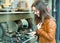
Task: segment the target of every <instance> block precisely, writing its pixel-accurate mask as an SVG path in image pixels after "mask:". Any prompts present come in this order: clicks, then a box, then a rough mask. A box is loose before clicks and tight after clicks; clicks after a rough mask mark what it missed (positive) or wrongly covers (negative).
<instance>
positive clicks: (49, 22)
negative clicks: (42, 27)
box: [44, 18, 56, 25]
mask: <svg viewBox="0 0 60 43" xmlns="http://www.w3.org/2000/svg"><path fill="white" fill-rule="evenodd" d="M44 23H46V25H56V21H55V20H54V19H52V18H50V19H45V21H44Z"/></svg>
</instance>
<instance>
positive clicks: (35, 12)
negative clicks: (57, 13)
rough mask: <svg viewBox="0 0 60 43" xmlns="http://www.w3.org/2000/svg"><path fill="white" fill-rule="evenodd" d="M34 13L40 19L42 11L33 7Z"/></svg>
mask: <svg viewBox="0 0 60 43" xmlns="http://www.w3.org/2000/svg"><path fill="white" fill-rule="evenodd" d="M32 10H33V13H34V14H36V15H37V16H38V17H40V11H39V10H37V9H36V8H35V7H32Z"/></svg>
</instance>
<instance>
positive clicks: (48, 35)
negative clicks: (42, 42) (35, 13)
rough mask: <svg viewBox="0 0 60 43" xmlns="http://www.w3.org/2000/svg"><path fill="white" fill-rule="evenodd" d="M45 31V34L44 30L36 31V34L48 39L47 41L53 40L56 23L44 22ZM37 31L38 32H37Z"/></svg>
mask: <svg viewBox="0 0 60 43" xmlns="http://www.w3.org/2000/svg"><path fill="white" fill-rule="evenodd" d="M46 29H47V32H45V31H44V30H42V29H41V30H37V33H38V34H39V35H40V36H43V37H44V38H46V39H48V40H50V41H51V40H53V39H54V38H55V31H56V23H55V21H49V20H48V21H47V22H46ZM38 31H39V32H38Z"/></svg>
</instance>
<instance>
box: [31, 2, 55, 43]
mask: <svg viewBox="0 0 60 43" xmlns="http://www.w3.org/2000/svg"><path fill="white" fill-rule="evenodd" d="M32 10H33V12H34V14H35V23H36V25H37V27H38V29H37V30H36V34H37V36H39V42H40V43H56V40H55V32H56V23H55V19H54V18H53V17H52V16H51V15H50V14H49V12H48V10H47V7H46V5H45V4H44V3H43V2H41V1H36V2H34V3H33V4H32Z"/></svg>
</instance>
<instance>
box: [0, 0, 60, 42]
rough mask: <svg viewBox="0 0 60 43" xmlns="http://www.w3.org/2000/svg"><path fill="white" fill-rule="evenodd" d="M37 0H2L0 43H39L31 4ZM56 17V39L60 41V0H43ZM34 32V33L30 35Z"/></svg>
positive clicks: (0, 6)
mask: <svg viewBox="0 0 60 43" xmlns="http://www.w3.org/2000/svg"><path fill="white" fill-rule="evenodd" d="M34 1H37V0H0V43H38V42H37V36H36V35H33V32H34V31H35V30H36V25H35V23H34V14H33V12H32V11H31V5H32V3H33V2H34ZM42 1H43V2H44V3H45V4H46V6H47V9H48V11H49V13H50V14H51V15H52V16H53V17H54V18H55V19H56V24H57V29H56V41H57V43H60V32H59V31H60V5H59V4H60V0H42ZM30 34H32V35H30Z"/></svg>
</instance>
